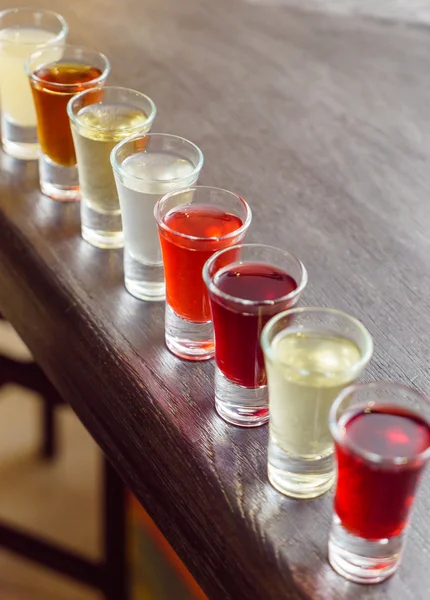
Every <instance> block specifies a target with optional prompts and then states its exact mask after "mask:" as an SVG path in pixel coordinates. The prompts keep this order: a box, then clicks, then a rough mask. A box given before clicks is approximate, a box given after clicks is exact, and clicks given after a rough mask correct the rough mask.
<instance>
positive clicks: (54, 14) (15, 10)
mask: <svg viewBox="0 0 430 600" xmlns="http://www.w3.org/2000/svg"><path fill="white" fill-rule="evenodd" d="M12 13H15V14H17V13H44V14H45V15H49V16H50V17H55V18H56V19H58V21H59V23H60V24H61V30H60V31H59V33H57V34H56V35H55V37H53V38H52V40H50V41H48V42H46V44H43V46H42V47H44V46H53V45H54V46H55V45H56V44H57V42H58V41H60V40H61V39H63V38H65V37H66V36H67V34H68V33H69V25H68V23H67V21H66V19H65V18H64V17H63V16H62V15H60V14H59V13H57V12H55V11H54V10H50V9H48V8H31V7H30V6H17V7H16V8H5V9H4V10H1V11H0V19H1V18H2V17H3V16H5V15H7V14H12ZM4 29H8V28H7V27H0V31H3V30H4ZM1 42H2V43H7V44H16V43H18V42H15V41H13V40H1ZM19 43H20V44H21V45H23V46H33V45H34V43H32V42H19Z"/></svg>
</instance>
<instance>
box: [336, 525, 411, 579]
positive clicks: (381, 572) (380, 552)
mask: <svg viewBox="0 0 430 600" xmlns="http://www.w3.org/2000/svg"><path fill="white" fill-rule="evenodd" d="M402 544H403V535H398V536H396V537H393V538H391V539H383V540H366V539H364V538H360V537H357V536H355V535H352V534H351V533H349V532H348V531H347V530H346V529H345V528H344V527H343V526H342V524H341V522H340V519H339V517H338V516H337V515H334V517H333V522H332V527H331V531H330V538H329V544H328V558H329V562H330V564H331V566H332V567H333V569H334V570H335V571H336V572H337V573H339V575H342V577H345V579H348V580H349V581H354V582H355V583H380V582H381V581H385V579H387V578H388V577H390V576H391V575H393V574H394V573H395V571H396V569H397V567H398V565H399V561H400V557H401V551H402Z"/></svg>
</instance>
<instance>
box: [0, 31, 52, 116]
mask: <svg viewBox="0 0 430 600" xmlns="http://www.w3.org/2000/svg"><path fill="white" fill-rule="evenodd" d="M55 37H56V34H53V33H52V32H51V31H46V30H44V29H36V28H32V27H17V28H15V27H14V28H10V29H2V30H0V79H1V86H0V97H1V107H2V112H3V116H4V117H7V118H8V120H9V121H11V122H12V123H14V124H15V125H20V126H21V127H35V126H36V112H35V110H34V105H33V98H32V96H31V89H30V84H29V82H28V75H27V74H26V72H25V69H24V63H25V61H26V60H27V58H28V57H29V56H30V54H32V53H33V52H35V51H36V50H37V49H38V48H40V47H42V46H44V45H45V44H46V43H47V42H49V41H50V40H53V39H54V38H55ZM53 52H54V51H53ZM57 52H58V51H57ZM55 58H56V56H55V54H54V56H53V60H54V59H55Z"/></svg>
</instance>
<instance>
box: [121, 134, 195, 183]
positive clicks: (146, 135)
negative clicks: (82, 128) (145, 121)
mask: <svg viewBox="0 0 430 600" xmlns="http://www.w3.org/2000/svg"><path fill="white" fill-rule="evenodd" d="M146 137H150V138H151V137H153V138H156V137H166V138H169V139H175V140H180V141H181V142H186V143H187V144H188V145H189V146H192V147H193V148H194V149H195V150H196V151H197V155H198V157H199V160H198V162H197V164H196V166H195V167H194V169H193V170H192V171H191V173H188V174H187V176H186V177H185V176H184V177H174V178H173V179H147V178H146V177H137V176H136V175H130V174H129V173H126V172H125V171H124V169H123V168H122V166H121V165H120V164H119V163H118V161H117V158H116V157H117V154H118V152H119V150H121V148H122V147H123V146H125V145H126V144H130V143H132V142H135V141H137V140H142V139H144V138H146ZM145 152H146V150H142V151H140V152H134V153H132V154H129V156H134V155H136V154H141V153H145ZM129 156H127V158H129ZM110 162H111V165H112V169H113V170H114V171H115V173H117V174H118V175H120V176H121V177H126V178H128V179H133V180H135V181H136V180H137V181H151V182H153V181H155V182H157V183H165V184H170V183H175V182H176V181H182V180H183V179H189V178H190V177H193V176H194V175H196V173H199V172H200V171H201V169H202V167H203V163H204V157H203V152H202V151H201V150H200V148H199V147H198V146H197V144H195V143H194V142H190V140H187V139H186V138H183V137H181V136H180V135H174V134H172V133H152V132H151V133H144V134H141V135H136V136H134V137H129V138H126V139H125V140H121V141H120V142H118V144H117V145H116V146H114V147H113V148H112V152H111V153H110Z"/></svg>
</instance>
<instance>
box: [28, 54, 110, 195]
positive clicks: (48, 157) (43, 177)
mask: <svg viewBox="0 0 430 600" xmlns="http://www.w3.org/2000/svg"><path fill="white" fill-rule="evenodd" d="M109 70H110V65H109V61H108V60H107V58H106V57H105V56H104V55H103V54H100V52H96V51H95V50H91V49H89V48H83V47H80V46H63V47H60V46H50V47H46V48H42V49H40V50H37V51H36V52H34V53H33V54H32V55H31V56H30V57H29V58H28V60H27V62H26V71H27V74H28V76H29V78H30V85H31V89H32V92H33V99H34V105H35V108H36V115H37V132H38V136H39V142H40V146H41V149H42V152H41V154H40V156H39V179H40V189H41V190H42V192H43V193H44V194H46V195H47V196H49V197H51V198H53V199H54V200H62V201H64V200H79V199H80V191H79V181H78V170H77V167H76V156H75V149H74V146H73V139H72V132H71V131H70V123H69V118H68V116H67V103H68V101H69V100H70V98H71V97H72V96H74V95H75V94H77V93H78V92H81V91H83V90H86V89H88V88H94V87H98V86H100V85H102V84H103V83H104V82H105V80H106V77H107V76H108V74H109Z"/></svg>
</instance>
